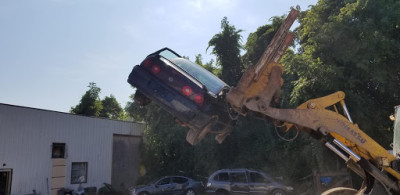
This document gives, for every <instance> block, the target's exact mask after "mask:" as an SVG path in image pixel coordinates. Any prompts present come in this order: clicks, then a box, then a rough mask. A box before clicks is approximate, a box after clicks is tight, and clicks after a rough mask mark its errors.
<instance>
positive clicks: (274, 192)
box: [272, 190, 285, 195]
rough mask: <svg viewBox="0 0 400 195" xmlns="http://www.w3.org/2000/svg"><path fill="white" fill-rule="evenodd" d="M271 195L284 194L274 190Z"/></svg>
mask: <svg viewBox="0 0 400 195" xmlns="http://www.w3.org/2000/svg"><path fill="white" fill-rule="evenodd" d="M272 195H285V192H284V191H283V190H274V191H273V192H272Z"/></svg>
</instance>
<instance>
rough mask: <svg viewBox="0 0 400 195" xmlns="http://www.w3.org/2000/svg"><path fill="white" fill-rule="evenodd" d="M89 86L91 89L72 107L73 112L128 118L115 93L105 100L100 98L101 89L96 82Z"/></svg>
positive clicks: (120, 118) (111, 117) (121, 118)
mask: <svg viewBox="0 0 400 195" xmlns="http://www.w3.org/2000/svg"><path fill="white" fill-rule="evenodd" d="M88 87H89V90H87V91H86V92H85V94H84V95H83V96H82V98H81V100H80V102H79V104H78V105H76V106H75V107H71V110H70V112H71V113H73V114H78V115H84V116H95V117H104V118H110V119H118V120H124V119H125V118H126V117H125V112H124V110H123V109H122V108H121V106H120V104H119V103H118V102H117V100H116V99H115V97H114V96H113V95H110V96H106V97H104V99H103V100H100V97H99V95H100V92H101V89H100V88H99V87H97V86H96V83H94V82H91V83H89V86H88Z"/></svg>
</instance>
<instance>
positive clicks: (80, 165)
mask: <svg viewBox="0 0 400 195" xmlns="http://www.w3.org/2000/svg"><path fill="white" fill-rule="evenodd" d="M87 173H88V163H87V162H73V163H72V166H71V184H80V183H87Z"/></svg>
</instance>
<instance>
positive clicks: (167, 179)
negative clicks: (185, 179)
mask: <svg viewBox="0 0 400 195" xmlns="http://www.w3.org/2000/svg"><path fill="white" fill-rule="evenodd" d="M170 179H171V178H169V177H167V178H164V179H162V180H160V181H159V182H158V183H157V185H165V184H169V181H170Z"/></svg>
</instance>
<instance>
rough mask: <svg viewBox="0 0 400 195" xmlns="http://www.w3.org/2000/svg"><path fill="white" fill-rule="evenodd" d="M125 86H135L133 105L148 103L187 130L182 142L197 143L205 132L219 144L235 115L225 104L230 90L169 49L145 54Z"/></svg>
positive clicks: (218, 80) (202, 69)
mask: <svg viewBox="0 0 400 195" xmlns="http://www.w3.org/2000/svg"><path fill="white" fill-rule="evenodd" d="M128 83H130V84H131V85H132V86H134V87H136V93H135V102H136V103H138V104H140V105H142V106H145V105H147V104H148V103H150V102H151V101H154V102H155V103H156V104H158V105H160V106H161V107H162V108H164V110H166V111H168V112H169V113H171V114H172V115H173V116H174V117H175V121H176V122H177V123H178V124H180V125H182V126H185V127H189V128H190V130H189V132H188V134H187V137H186V140H187V141H188V142H189V143H190V144H192V145H195V144H197V143H198V142H199V141H200V140H201V139H202V138H203V137H204V136H205V135H206V134H207V133H210V132H215V133H217V136H216V140H217V141H219V142H222V141H223V140H224V139H225V137H226V136H227V135H228V134H229V133H230V131H231V129H232V126H233V125H234V123H235V121H236V116H237V115H236V113H235V112H233V111H231V109H230V107H229V106H228V104H227V103H226V101H225V95H226V93H227V92H228V91H229V89H230V87H229V86H228V85H227V84H226V83H224V82H223V81H222V80H220V79H219V78H218V77H216V76H215V75H213V74H212V73H210V72H209V71H207V70H206V69H204V68H203V67H202V66H200V65H198V64H196V63H193V62H191V61H189V60H187V59H185V58H183V57H181V56H180V55H179V54H177V53H176V52H174V51H172V50H171V49H169V48H163V49H161V50H159V51H156V52H154V53H152V54H150V55H148V56H147V57H146V58H145V59H144V61H143V62H142V63H140V65H136V66H135V67H134V68H133V70H132V72H131V73H130V75H129V78H128Z"/></svg>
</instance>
